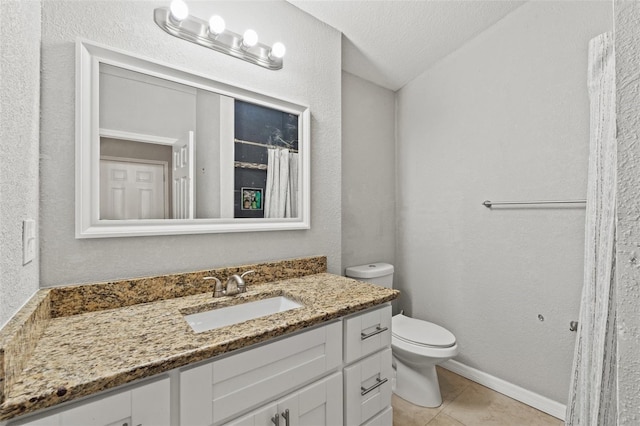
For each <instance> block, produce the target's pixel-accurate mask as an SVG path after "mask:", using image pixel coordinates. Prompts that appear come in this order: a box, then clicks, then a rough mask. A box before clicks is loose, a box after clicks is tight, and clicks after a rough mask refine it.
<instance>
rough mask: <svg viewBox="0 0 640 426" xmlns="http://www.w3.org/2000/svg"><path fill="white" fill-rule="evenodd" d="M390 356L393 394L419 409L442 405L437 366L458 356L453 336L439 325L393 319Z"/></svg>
mask: <svg viewBox="0 0 640 426" xmlns="http://www.w3.org/2000/svg"><path fill="white" fill-rule="evenodd" d="M391 352H392V355H393V363H394V369H395V371H396V380H395V387H394V389H393V392H394V393H395V394H396V395H398V396H399V397H400V398H402V399H404V400H407V401H409V402H411V403H412V404H415V405H419V406H421V407H438V406H440V404H442V396H441V394H440V384H439V382H438V375H437V374H436V365H438V364H440V363H442V362H444V361H446V360H448V359H450V358H453V357H454V356H456V355H457V354H458V345H457V343H456V338H455V336H454V335H453V334H452V333H451V332H450V331H448V330H447V329H445V328H443V327H440V326H439V325H436V324H433V323H430V322H427V321H422V320H418V319H414V318H410V317H407V316H405V315H403V314H399V315H395V316H394V317H393V319H392V322H391Z"/></svg>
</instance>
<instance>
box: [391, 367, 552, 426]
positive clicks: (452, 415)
mask: <svg viewBox="0 0 640 426" xmlns="http://www.w3.org/2000/svg"><path fill="white" fill-rule="evenodd" d="M438 379H439V380H440V391H441V392H442V405H441V406H440V407H438V408H423V407H418V406H416V405H413V404H411V403H409V402H407V401H405V400H404V399H402V398H399V397H397V396H396V395H393V399H392V405H393V426H425V425H429V426H486V425H490V426H527V425H531V426H547V425H549V426H559V425H563V424H564V423H563V422H562V421H561V420H559V419H557V418H555V417H552V416H550V415H548V414H546V413H543V412H542V411H538V410H536V409H535V408H532V407H530V406H528V405H525V404H523V403H521V402H518V401H516V400H514V399H511V398H509V397H507V396H504V395H502V394H501V393H498V392H495V391H493V390H491V389H489V388H486V387H484V386H482V385H479V384H477V383H475V382H472V381H471V380H468V379H465V378H464V377H462V376H459V375H457V374H455V373H452V372H450V371H448V370H445V369H444V368H440V367H438Z"/></svg>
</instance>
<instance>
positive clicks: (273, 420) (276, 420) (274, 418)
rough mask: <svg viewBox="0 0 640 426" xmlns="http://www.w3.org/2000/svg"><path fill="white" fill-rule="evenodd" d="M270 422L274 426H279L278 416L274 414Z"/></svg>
mask: <svg viewBox="0 0 640 426" xmlns="http://www.w3.org/2000/svg"><path fill="white" fill-rule="evenodd" d="M271 421H272V422H273V424H274V425H276V426H280V414H278V413H276V415H275V416H273V417H271Z"/></svg>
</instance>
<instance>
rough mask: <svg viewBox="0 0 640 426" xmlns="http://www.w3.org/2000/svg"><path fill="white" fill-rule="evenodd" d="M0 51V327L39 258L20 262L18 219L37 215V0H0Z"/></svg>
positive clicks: (32, 286) (33, 282) (24, 292)
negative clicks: (25, 263) (0, 58)
mask: <svg viewBox="0 0 640 426" xmlns="http://www.w3.org/2000/svg"><path fill="white" fill-rule="evenodd" d="M0 52H2V61H1V63H0V327H2V325H4V324H5V323H6V322H7V321H8V320H9V318H11V316H12V315H13V314H14V313H15V312H16V311H17V310H18V309H19V308H20V307H21V306H22V305H23V304H24V303H25V302H26V301H27V299H28V298H29V297H31V295H32V294H33V293H34V292H35V291H37V290H38V272H39V270H38V260H39V256H38V255H37V254H36V259H35V260H34V261H33V262H31V263H28V264H27V265H24V266H23V265H22V221H23V220H24V219H34V220H36V221H37V219H38V146H39V129H40V123H39V109H40V2H39V1H0ZM36 224H37V222H36ZM36 226H37V225H36Z"/></svg>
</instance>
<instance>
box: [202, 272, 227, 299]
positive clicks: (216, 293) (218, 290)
mask: <svg viewBox="0 0 640 426" xmlns="http://www.w3.org/2000/svg"><path fill="white" fill-rule="evenodd" d="M203 280H205V281H206V280H216V285H215V287H214V288H213V297H222V296H224V295H225V294H226V291H225V289H224V288H223V287H222V281H220V280H219V279H218V278H217V277H204V278H203Z"/></svg>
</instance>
